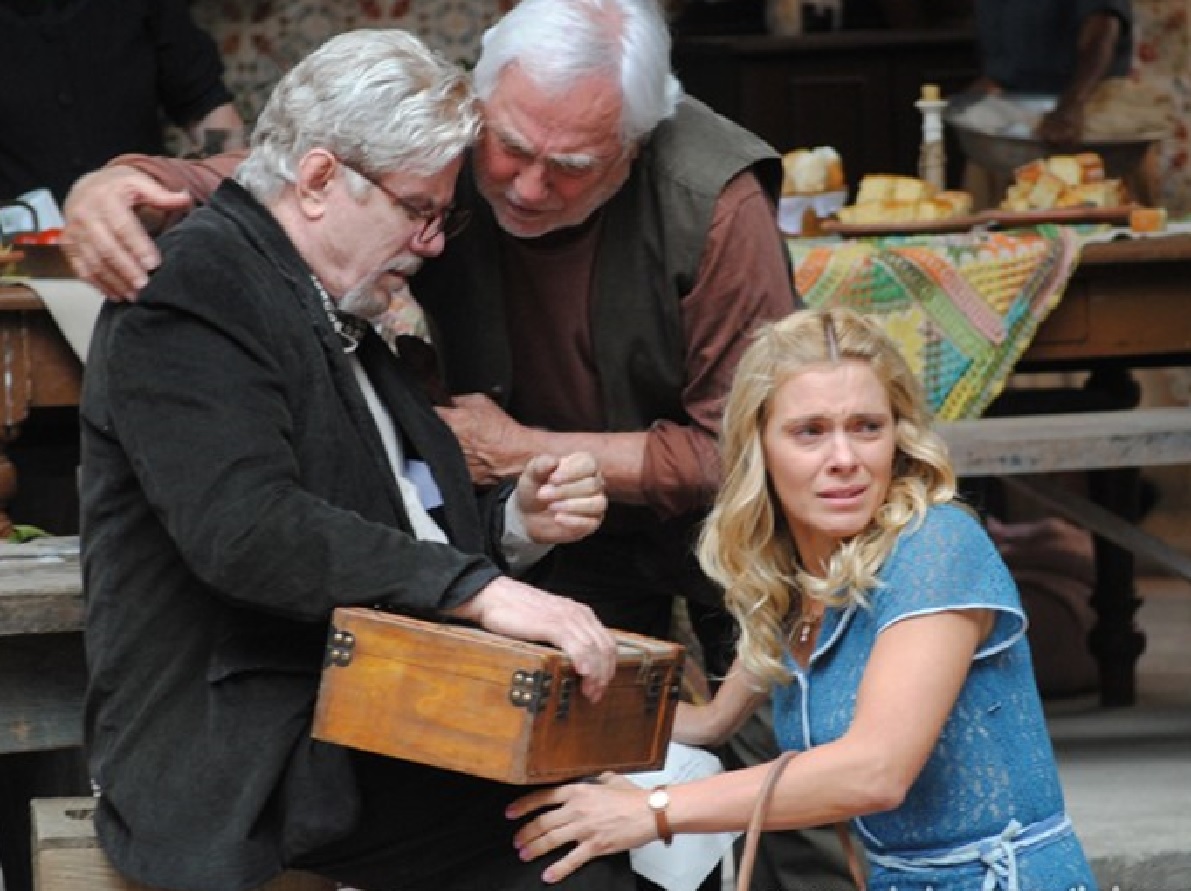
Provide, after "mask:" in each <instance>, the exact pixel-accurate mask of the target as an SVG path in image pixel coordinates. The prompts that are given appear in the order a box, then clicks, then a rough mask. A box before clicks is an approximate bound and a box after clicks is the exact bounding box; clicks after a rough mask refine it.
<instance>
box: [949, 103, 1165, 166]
mask: <svg viewBox="0 0 1191 891" xmlns="http://www.w3.org/2000/svg"><path fill="white" fill-rule="evenodd" d="M985 98H987V97H986V96H985V95H984V94H980V93H960V94H958V95H956V96H953V97H951V99H949V100H948V102H947V108H946V110H945V111H944V112H943V120H944V121H945V122H946V123H947V125H948V126H950V127H951V128H952V130H954V131H955V136H956V138H957V139H958V140H959V144H960V148H962V149H963V151H964V155H965V156H966V157H967V158H968V160H969V161H974V162H976V163H977V164H980V165H981V166H983V167H988V168H989V169H992V170H998V171H1001V172H1003V173H1012V172H1013V171H1014V170H1015V169H1017V168H1018V167H1020V166H1022V165H1023V164H1028V163H1029V162H1030V161H1033V160H1036V159H1037V158H1045V157H1047V156H1048V155H1053V154H1057V153H1060V152H1062V153H1071V152H1095V153H1096V154H1098V155H1099V156H1100V157H1101V158H1103V159H1104V168H1105V171H1106V173H1107V174H1108V176H1111V177H1124V176H1127V175H1128V174H1130V173H1132V172H1133V171H1135V170H1136V169H1137V168H1138V166H1139V165H1140V164H1141V159H1142V158H1143V157H1144V156H1145V153H1146V150H1147V149H1149V147H1150V146H1152V145H1153V144H1154V143H1156V142H1160V141H1161V140H1162V139H1163V137H1164V136H1165V134H1164V133H1139V134H1137V135H1135V136H1130V137H1123V138H1120V139H1091V140H1087V141H1083V142H1079V143H1077V144H1076V145H1074V146H1062V147H1057V146H1054V145H1050V144H1048V143H1045V142H1043V141H1042V140H1041V139H1038V138H1037V137H1035V136H1033V135H1024V134H1028V133H1030V132H1031V130H1032V127H1031V126H1030V122H1031V121H1036V120H1037V119H1038V118H1039V117H1041V116H1042V115H1044V114H1046V113H1047V112H1048V111H1050V110H1051V109H1053V108H1054V107H1055V103H1056V102H1057V101H1058V97H1057V96H1043V95H1037V94H1026V93H1004V94H1002V95H1001V96H1000V97H999V98H1001V99H1003V100H1005V108H1006V110H1007V111H1009V112H1011V113H1015V114H1018V115H1019V116H1018V117H1017V119H1016V121H1015V122H1012V123H1011V124H1007V125H1006V128H1005V129H1006V130H1008V131H1009V132H1005V131H1004V130H1002V131H1000V132H990V131H989V130H986V129H978V128H977V127H976V126H973V125H972V124H971V123H970V122H969V121H965V120H964V119H963V118H962V116H963V115H964V113H965V112H967V111H968V109H969V108H970V107H971V106H972V105H974V104H976V103H977V102H979V101H981V100H982V99H985Z"/></svg>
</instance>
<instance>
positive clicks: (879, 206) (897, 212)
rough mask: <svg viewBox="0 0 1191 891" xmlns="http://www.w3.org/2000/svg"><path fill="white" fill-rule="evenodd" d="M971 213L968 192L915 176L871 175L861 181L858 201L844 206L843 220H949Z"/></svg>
mask: <svg viewBox="0 0 1191 891" xmlns="http://www.w3.org/2000/svg"><path fill="white" fill-rule="evenodd" d="M971 212H972V196H971V195H969V194H968V193H967V192H960V191H944V192H940V191H939V190H937V189H936V188H935V187H934V186H932V185H931V184H930V183H928V182H925V181H924V180H921V179H915V178H914V177H912V176H894V175H892V174H883V173H878V174H869V175H868V176H865V177H864V178H862V179H861V180H860V188H859V189H858V190H857V192H856V203H855V204H853V205H850V206H849V207H844V208H841V209H840V210H839V212H838V214H837V216H838V217H839V220H840V222H841V223H846V224H848V225H872V224H874V223H878V224H885V223H925V222H934V221H937V220H949V219H951V218H953V217H958V216H963V215H964V214H968V213H971Z"/></svg>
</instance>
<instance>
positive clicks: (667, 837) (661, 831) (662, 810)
mask: <svg viewBox="0 0 1191 891" xmlns="http://www.w3.org/2000/svg"><path fill="white" fill-rule="evenodd" d="M665 791H666V787H665V785H661V786H654V787H653V788H652V789H651V790H650V792H649V809H650V810H651V811H653V820H654V822H655V823H656V824H657V829H658V838H659V839H661V840H662V842H663V843H664V844H667V845H668V844H670V842H672V841H674V831H673V830H672V829H671V828H670V818H669V817H668V816H667V815H666V808H667V807H668V806H669V804H670V796H669V795H665V797H664V798H663V800H662V804H661V805H660V806H659V805H657V804H654V801H655V800H656V799H655V797H654V793H656V792H663V793H664V792H665Z"/></svg>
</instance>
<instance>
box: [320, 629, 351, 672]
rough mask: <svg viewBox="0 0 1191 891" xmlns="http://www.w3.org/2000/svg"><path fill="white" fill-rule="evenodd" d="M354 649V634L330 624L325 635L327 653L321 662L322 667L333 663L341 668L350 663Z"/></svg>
mask: <svg viewBox="0 0 1191 891" xmlns="http://www.w3.org/2000/svg"><path fill="white" fill-rule="evenodd" d="M355 649H356V636H355V635H354V634H352V633H351V632H350V631H342V630H340V629H339V628H336V627H334V626H331V632H330V634H328V635H327V654H326V657H325V659H324V662H323V664H324V667H328V666H332V665H334V666H335V667H337V668H343V667H345V666H347V665H351V661H352V654H353V653H354V652H355Z"/></svg>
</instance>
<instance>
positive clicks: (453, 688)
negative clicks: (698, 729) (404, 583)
mask: <svg viewBox="0 0 1191 891" xmlns="http://www.w3.org/2000/svg"><path fill="white" fill-rule="evenodd" d="M615 633H616V637H617V643H618V648H619V651H620V654H619V657H618V666H617V670H616V674H615V676H614V678H613V680H612V682H611V684H609V686H608V689H607V690H606V692H605V693H604V697H603V698H602V699H601V700H600V702H598V703H592V702H591V701H590V700H588V699H587V698H586V697H585V696H584V695H583V694H582V692H581V691H580V689H579V678H578V676H577V675H576V674H575V672H574V669H573V667H572V665H571V662H570V659H569V658H568V657H567V656H566V655H565V654H564V653H563V652H562V651H560V650H558V649H555V648H554V647H551V646H546V645H543V644H535V643H526V642H523V641H518V640H513V639H511V638H507V637H502V636H500V635H496V634H491V633H489V632H487V631H483V630H481V629H478V628H473V627H470V626H462V625H450V624H440V623H436V622H424V621H421V620H418V619H412V618H409V617H407V616H399V615H394V614H391V613H385V612H381V611H378V610H371V609H361V608H344V609H338V610H336V611H335V615H334V617H333V620H332V627H331V632H330V637H329V639H328V643H327V660H326V665H325V667H324V669H323V678H322V687H321V689H320V691H319V698H318V704H317V707H316V709H315V715H314V736H315V738H316V739H321V740H325V741H327V742H332V743H337V744H339V745H344V746H350V747H352V748H356V749H362V750H364V751H368V752H375V753H378V754H382V755H388V756H391V757H394V758H403V759H405V760H408V761H417V762H420V763H422V764H429V765H432V766H434V767H443V768H447V769H450V770H457V771H462V772H464V773H468V774H473V775H475V776H481V777H487V778H489V779H493V780H499V781H501V782H505V783H519V784H525V783H549V782H556V781H560V780H565V779H572V778H575V777H582V776H590V775H593V774H598V773H600V772H601V771H604V770H613V771H617V772H632V771H642V770H656V769H658V768H660V767H661V766H662V765H663V763H664V761H665V757H666V744H667V743H668V742H669V739H670V731H671V728H672V727H673V724H674V707H675V705H676V704H677V701H678V696H679V690H680V686H681V672H682V665H683V655H684V650H683V647H682V646H681V645H679V644H674V643H669V642H667V641H661V640H655V639H653V638H649V637H642V636H640V635H636V634H629V633H627V632H619V631H618V632H615Z"/></svg>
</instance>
